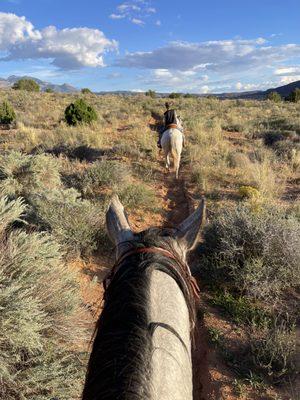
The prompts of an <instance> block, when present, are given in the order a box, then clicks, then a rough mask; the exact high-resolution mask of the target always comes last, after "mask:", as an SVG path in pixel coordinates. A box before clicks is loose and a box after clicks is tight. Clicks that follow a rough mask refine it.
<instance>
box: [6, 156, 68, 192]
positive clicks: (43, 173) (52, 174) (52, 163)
mask: <svg viewBox="0 0 300 400" xmlns="http://www.w3.org/2000/svg"><path fill="white" fill-rule="evenodd" d="M61 185H62V184H61V179H60V173H59V163H58V162H57V159H56V158H54V157H53V156H51V155H46V154H38V155H36V156H31V155H26V154H22V153H20V152H18V151H12V152H10V153H6V154H4V155H2V156H0V194H1V195H2V196H3V195H7V196H11V197H18V196H23V197H25V198H26V199H28V198H29V196H30V194H31V193H33V192H36V193H41V192H43V191H44V190H51V189H55V188H59V187H61Z"/></svg>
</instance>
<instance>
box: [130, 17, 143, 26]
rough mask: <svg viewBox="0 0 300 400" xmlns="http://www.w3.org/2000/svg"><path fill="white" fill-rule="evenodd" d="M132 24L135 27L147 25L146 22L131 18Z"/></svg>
mask: <svg viewBox="0 0 300 400" xmlns="http://www.w3.org/2000/svg"><path fill="white" fill-rule="evenodd" d="M131 22H132V23H133V24H135V25H140V26H142V25H145V22H144V21H142V20H141V19H138V18H131Z"/></svg>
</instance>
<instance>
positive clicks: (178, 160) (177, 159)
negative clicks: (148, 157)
mask: <svg viewBox="0 0 300 400" xmlns="http://www.w3.org/2000/svg"><path fill="white" fill-rule="evenodd" d="M179 166H180V155H178V154H176V157H174V170H175V176H176V179H178V176H179Z"/></svg>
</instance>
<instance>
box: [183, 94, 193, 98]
mask: <svg viewBox="0 0 300 400" xmlns="http://www.w3.org/2000/svg"><path fill="white" fill-rule="evenodd" d="M183 97H184V98H185V99H193V98H194V97H195V95H193V94H191V93H186V94H185V95H184V96H183Z"/></svg>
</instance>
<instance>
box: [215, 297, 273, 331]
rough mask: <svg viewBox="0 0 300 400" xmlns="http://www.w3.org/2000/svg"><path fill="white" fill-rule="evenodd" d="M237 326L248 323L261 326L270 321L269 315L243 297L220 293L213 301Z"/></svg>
mask: <svg viewBox="0 0 300 400" xmlns="http://www.w3.org/2000/svg"><path fill="white" fill-rule="evenodd" d="M211 303H212V304H213V305H214V306H218V307H220V308H221V309H222V310H223V311H224V312H225V313H226V314H227V315H229V316H230V317H231V318H232V320H233V321H234V322H236V323H237V324H241V323H244V324H245V323H246V324H254V325H256V326H261V325H263V324H264V323H265V322H267V321H270V317H269V315H268V314H267V313H266V312H265V311H264V310H263V309H262V308H261V307H259V306H258V305H256V304H253V302H252V301H250V300H249V299H247V298H246V297H243V296H233V295H232V294H231V293H228V292H219V293H217V294H215V295H214V297H213V298H212V300H211Z"/></svg>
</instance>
